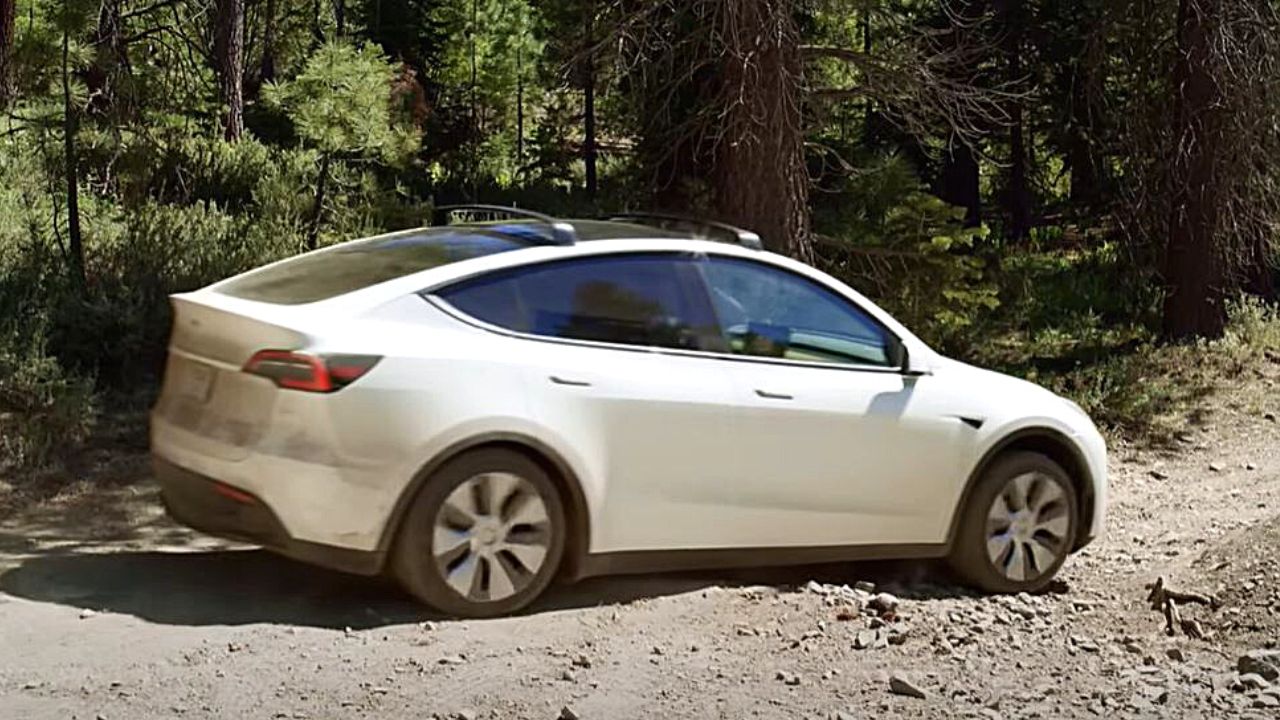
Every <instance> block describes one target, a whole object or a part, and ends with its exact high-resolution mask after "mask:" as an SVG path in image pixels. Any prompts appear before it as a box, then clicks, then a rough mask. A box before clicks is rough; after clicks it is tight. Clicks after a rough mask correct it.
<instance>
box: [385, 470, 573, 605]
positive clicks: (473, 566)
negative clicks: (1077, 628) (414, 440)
mask: <svg viewBox="0 0 1280 720" xmlns="http://www.w3.org/2000/svg"><path fill="white" fill-rule="evenodd" d="M565 527H566V523H565V511H564V503H563V501H562V500H561V498H560V493H559V491H558V490H557V489H556V487H555V484H554V483H552V481H551V479H550V477H548V476H547V473H546V471H544V470H543V469H542V468H541V467H540V466H539V465H538V464H537V463H535V462H533V461H532V460H530V459H529V458H528V457H526V456H524V455H522V454H520V453H518V452H515V451H512V450H507V449H500V448H494V449H484V450H478V451H474V452H469V453H466V454H464V455H462V456H460V457H458V458H455V459H453V460H451V461H449V462H448V463H446V464H445V465H444V466H443V467H442V468H440V470H439V471H437V472H436V473H435V474H434V475H432V477H431V478H429V479H428V480H427V482H426V484H425V486H424V487H423V488H422V490H421V491H420V492H419V493H418V497H417V498H416V499H415V500H414V503H413V506H412V507H411V508H410V509H409V512H408V514H407V515H406V517H405V520H404V524H403V526H402V528H401V531H400V537H399V539H398V542H397V543H396V549H395V568H396V575H397V576H398V577H399V579H400V582H401V584H403V585H404V587H405V588H406V589H407V590H408V591H409V592H410V593H412V594H413V595H414V596H415V597H417V598H418V599H420V600H422V601H423V602H426V603H427V604H429V605H431V606H432V607H435V608H437V609H439V610H442V611H444V612H446V613H449V614H450V615H455V616H459V617H473V618H480V617H494V616H497V615H505V614H508V613H513V612H516V611H517V610H520V609H521V608H523V607H525V606H526V605H528V604H529V603H531V602H533V600H535V599H536V598H537V597H538V596H539V595H541V594H542V592H543V590H545V589H546V588H547V586H548V585H549V584H550V583H551V581H552V579H553V577H554V576H555V573H556V570H557V569H558V568H559V566H560V560H561V558H562V557H563V556H564V548H565Z"/></svg>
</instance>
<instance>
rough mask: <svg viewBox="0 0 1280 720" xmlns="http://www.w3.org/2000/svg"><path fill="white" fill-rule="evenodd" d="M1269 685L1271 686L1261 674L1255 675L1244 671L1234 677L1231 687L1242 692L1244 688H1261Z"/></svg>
mask: <svg viewBox="0 0 1280 720" xmlns="http://www.w3.org/2000/svg"><path fill="white" fill-rule="evenodd" d="M1270 686H1271V683H1269V682H1267V680H1266V678H1264V677H1262V676H1261V675H1257V674H1255V673H1245V674H1244V675H1241V676H1240V677H1238V678H1236V681H1235V683H1234V685H1233V686H1232V687H1233V689H1236V690H1238V691H1240V692H1244V691H1246V690H1262V689H1263V688H1267V687H1270Z"/></svg>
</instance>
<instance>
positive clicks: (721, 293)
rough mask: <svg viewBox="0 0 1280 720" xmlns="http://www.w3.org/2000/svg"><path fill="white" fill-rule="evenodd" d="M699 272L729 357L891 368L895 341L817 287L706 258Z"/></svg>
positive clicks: (766, 268) (769, 270) (749, 264)
mask: <svg viewBox="0 0 1280 720" xmlns="http://www.w3.org/2000/svg"><path fill="white" fill-rule="evenodd" d="M701 267H702V268H703V277H704V279H705V281H706V285H707V292H708V294H709V295H710V297H711V303H712V305H713V306H714V307H715V311H716V315H717V316H718V318H719V323H720V331H721V333H722V335H723V338H724V341H725V342H726V343H727V344H728V346H729V348H730V351H731V352H732V353H734V354H737V355H752V356H756V357H769V358H779V359H785V360H797V361H802V362H817V363H847V364H852V365H871V366H880V367H888V366H891V365H892V364H893V359H894V357H895V354H896V353H895V352H894V351H893V345H894V344H895V342H896V339H895V338H893V336H891V335H890V334H889V333H888V331H886V330H885V329H884V328H883V327H881V325H880V324H879V323H878V322H876V321H875V320H874V319H872V318H871V317H870V316H869V315H867V314H866V313H865V312H863V311H862V310H861V309H859V308H858V307H857V306H856V305H854V304H853V303H851V302H849V301H848V300H846V299H845V298H843V297H841V296H840V295H838V294H836V293H835V292H833V291H831V290H829V289H828V288H826V287H823V286H822V285H821V284H819V283H817V282H814V281H813V280H810V279H809V278H806V277H804V276H802V275H798V274H796V273H793V272H790V271H788V270H785V269H783V268H778V267H774V266H771V265H766V264H764V263H758V262H753V261H751V260H742V259H737V258H725V257H712V258H711V259H710V260H709V261H708V262H706V263H703V264H702V266H701Z"/></svg>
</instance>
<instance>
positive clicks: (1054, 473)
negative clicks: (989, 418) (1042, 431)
mask: <svg viewBox="0 0 1280 720" xmlns="http://www.w3.org/2000/svg"><path fill="white" fill-rule="evenodd" d="M960 512H961V516H960V524H959V527H958V529H957V534H956V537H955V544H954V545H953V547H952V551H951V554H950V557H949V558H948V560H949V564H950V566H951V568H952V570H953V571H954V572H955V573H956V574H957V575H958V576H959V577H960V579H962V580H963V581H965V582H966V583H968V584H969V585H972V586H973V587H975V588H977V589H979V590H983V591H986V592H990V593H1019V592H1035V591H1037V590H1040V589H1042V588H1044V587H1045V586H1046V585H1048V584H1049V581H1051V580H1052V579H1053V577H1054V575H1055V574H1056V573H1057V572H1058V569H1059V568H1061V567H1062V563H1063V562H1064V561H1065V560H1066V558H1067V555H1068V554H1070V552H1071V550H1072V548H1073V547H1074V544H1075V538H1076V535H1077V528H1078V524H1079V522H1080V503H1079V500H1078V499H1077V497H1076V491H1075V488H1074V486H1073V484H1072V482H1071V478H1070V476H1069V475H1067V472H1066V471H1065V470H1063V469H1062V466H1061V465H1058V464H1057V463H1056V462H1054V461H1053V460H1051V459H1049V458H1048V457H1045V456H1044V455H1041V454H1039V453H1034V452H1010V453H1007V454H1005V455H1001V456H1000V457H998V458H996V459H995V460H994V461H993V462H992V463H991V464H990V466H989V467H987V469H986V470H985V471H983V473H982V477H981V478H979V480H978V481H977V484H976V485H975V486H974V488H973V490H972V492H971V493H970V494H969V499H968V502H967V503H966V504H965V506H964V508H962V509H961V511H960Z"/></svg>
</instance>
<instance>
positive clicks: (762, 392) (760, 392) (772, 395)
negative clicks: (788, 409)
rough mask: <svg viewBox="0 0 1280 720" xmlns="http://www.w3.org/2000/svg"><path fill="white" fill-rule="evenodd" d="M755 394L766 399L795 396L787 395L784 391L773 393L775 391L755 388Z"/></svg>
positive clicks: (786, 398)
mask: <svg viewBox="0 0 1280 720" xmlns="http://www.w3.org/2000/svg"><path fill="white" fill-rule="evenodd" d="M756 395H759V396H760V397H762V398H766V399H768V400H795V397H793V396H791V395H788V394H786V393H775V392H769V391H768V390H760V389H757V390H756Z"/></svg>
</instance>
